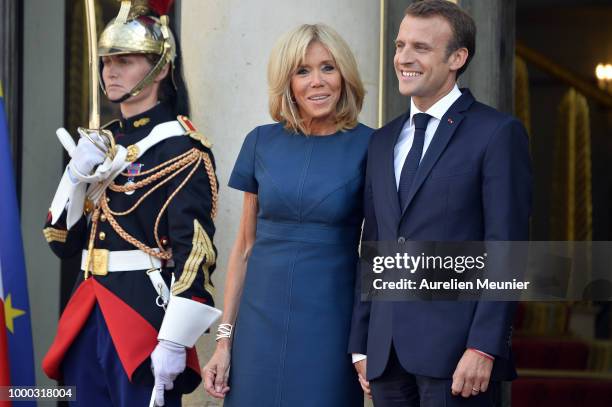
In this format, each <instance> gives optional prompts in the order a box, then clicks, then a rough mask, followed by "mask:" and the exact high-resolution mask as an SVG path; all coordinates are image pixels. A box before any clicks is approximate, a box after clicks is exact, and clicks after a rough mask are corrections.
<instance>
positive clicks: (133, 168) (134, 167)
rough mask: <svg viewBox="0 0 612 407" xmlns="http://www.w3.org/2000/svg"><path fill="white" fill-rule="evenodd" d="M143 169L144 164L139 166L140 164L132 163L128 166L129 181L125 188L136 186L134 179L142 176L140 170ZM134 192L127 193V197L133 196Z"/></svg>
mask: <svg viewBox="0 0 612 407" xmlns="http://www.w3.org/2000/svg"><path fill="white" fill-rule="evenodd" d="M142 167H143V164H139V163H132V164H130V165H128V167H127V169H126V171H127V175H128V180H127V182H126V183H125V185H124V186H126V187H129V186H130V185H134V177H137V176H139V175H140V170H141V168H142ZM134 192H136V191H134V190H132V191H125V194H126V195H132V194H133V193H134Z"/></svg>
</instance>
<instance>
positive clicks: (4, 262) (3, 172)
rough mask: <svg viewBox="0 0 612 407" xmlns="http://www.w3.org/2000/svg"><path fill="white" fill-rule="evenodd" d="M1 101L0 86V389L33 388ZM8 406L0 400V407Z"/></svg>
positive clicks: (27, 310)
mask: <svg viewBox="0 0 612 407" xmlns="http://www.w3.org/2000/svg"><path fill="white" fill-rule="evenodd" d="M3 99H4V98H3V92H2V85H1V84H0V300H1V301H0V302H1V304H0V324H1V325H0V386H34V385H35V376H34V356H33V354H34V352H33V347H32V327H31V325H30V304H29V300H28V282H27V278H26V268H25V258H24V254H23V244H22V239H21V227H20V222H19V208H18V205H17V192H16V189H15V177H14V175H13V164H12V162H13V160H12V158H11V148H10V144H9V133H8V125H7V121H6V116H5V113H4V100H3ZM18 404H19V406H23V407H26V406H35V405H36V403H35V402H28V401H24V402H19V403H18ZM10 405H11V403H10V402H8V401H0V407H5V406H10Z"/></svg>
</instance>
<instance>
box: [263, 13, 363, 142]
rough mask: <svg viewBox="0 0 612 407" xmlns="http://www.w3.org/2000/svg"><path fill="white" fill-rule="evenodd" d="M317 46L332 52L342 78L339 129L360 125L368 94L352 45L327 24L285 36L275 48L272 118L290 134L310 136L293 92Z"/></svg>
mask: <svg viewBox="0 0 612 407" xmlns="http://www.w3.org/2000/svg"><path fill="white" fill-rule="evenodd" d="M313 42H319V43H321V44H322V45H323V46H324V47H325V48H326V49H327V50H328V51H329V53H330V54H331V56H332V58H333V59H334V62H335V63H336V69H338V71H339V72H340V76H341V77H342V90H341V92H340V99H339V100H338V104H337V105H336V117H335V120H336V129H337V130H347V129H351V128H353V127H355V126H356V125H357V117H358V116H359V112H361V107H362V105H363V97H364V95H365V90H364V88H363V83H362V82H361V78H360V76H359V70H358V69H357V62H356V61H355V57H354V56H353V53H352V52H351V50H350V48H349V46H348V44H347V43H346V42H345V41H344V40H343V39H342V37H340V35H339V34H338V33H337V32H336V31H335V30H333V29H332V28H331V27H329V26H327V25H325V24H304V25H301V26H299V27H297V28H295V29H293V30H291V31H290V32H288V33H286V34H285V35H283V36H282V37H281V38H280V39H279V40H278V42H277V43H276V45H275V46H274V49H273V50H272V54H271V55H270V62H269V63H268V93H269V95H268V96H269V101H268V104H269V109H270V116H272V119H274V120H275V121H277V122H281V123H284V124H285V127H286V128H287V129H289V130H293V131H295V132H300V131H301V132H302V133H306V130H305V128H304V126H303V123H302V119H301V118H300V114H299V111H298V108H297V106H296V103H295V99H294V98H293V95H292V92H291V77H292V76H293V74H294V73H295V72H296V70H297V69H298V68H299V66H300V65H301V64H302V63H303V62H304V59H305V58H306V51H307V49H308V46H309V45H310V44H312V43H313Z"/></svg>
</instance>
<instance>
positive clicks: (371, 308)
mask: <svg viewBox="0 0 612 407" xmlns="http://www.w3.org/2000/svg"><path fill="white" fill-rule="evenodd" d="M475 33H476V27H475V24H474V21H473V20H472V18H471V17H470V16H469V15H468V14H467V13H465V12H464V11H463V10H461V9H460V8H459V7H458V6H457V5H455V4H453V3H452V2H449V1H445V0H425V1H422V2H416V3H413V4H412V5H411V6H409V7H408V8H407V9H406V15H405V17H404V19H403V21H402V23H401V25H400V28H399V32H398V35H397V39H396V53H395V57H394V65H395V70H396V74H397V77H398V80H399V90H400V93H401V94H402V95H405V96H409V97H410V110H409V111H408V112H406V113H405V114H403V115H401V116H400V117H398V118H396V119H395V120H393V121H391V122H390V123H388V124H387V125H386V126H384V127H382V128H381V129H379V130H378V131H376V132H375V133H374V135H373V137H372V141H371V143H370V148H369V152H368V164H367V173H366V182H365V200H364V209H365V225H364V232H363V241H364V242H365V241H380V242H385V241H386V242H389V241H396V242H397V243H399V244H403V243H405V242H406V241H498V240H499V241H510V240H527V239H528V225H529V214H530V206H531V169H530V160H529V148H528V140H527V134H526V132H525V129H524V127H523V126H522V125H521V124H520V123H519V122H518V120H517V119H515V118H514V117H511V116H509V115H506V114H503V113H500V112H498V111H496V110H495V109H493V108H491V107H489V106H486V105H484V104H482V103H479V102H477V101H476V100H475V99H474V97H473V96H472V94H471V93H470V91H469V90H467V89H462V90H459V88H458V87H457V85H456V81H457V77H458V76H459V75H460V74H461V73H462V72H463V71H464V70H465V69H466V67H467V65H468V63H469V61H470V59H471V57H472V56H473V55H474V51H475ZM357 280H358V284H357V287H356V300H355V306H354V313H353V321H352V326H351V334H350V340H349V352H351V353H353V360H354V362H355V368H356V370H357V372H358V374H359V376H360V381H361V383H362V387H364V390H365V391H366V393H369V392H370V383H371V393H372V396H373V398H374V403H375V405H376V407H380V406H382V407H387V406H454V405H461V406H492V405H494V403H495V399H496V398H497V392H499V382H500V381H502V380H511V379H513V378H515V377H516V372H515V369H514V365H513V362H512V356H511V351H510V340H511V324H512V318H513V315H514V309H515V304H514V303H510V302H493V301H491V302H485V301H454V302H453V301H429V302H425V301H421V302H418V301H403V302H389V301H371V302H366V301H362V300H361V296H360V294H361V287H360V285H361V284H360V282H359V280H360V279H359V278H358V279H357ZM366 355H367V357H366ZM366 365H367V369H366Z"/></svg>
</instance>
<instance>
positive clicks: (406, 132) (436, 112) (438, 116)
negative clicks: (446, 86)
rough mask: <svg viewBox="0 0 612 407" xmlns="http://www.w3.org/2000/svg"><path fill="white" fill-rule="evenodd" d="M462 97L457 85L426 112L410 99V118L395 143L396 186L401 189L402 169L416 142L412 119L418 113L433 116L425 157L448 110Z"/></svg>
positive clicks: (429, 127) (428, 130)
mask: <svg viewBox="0 0 612 407" xmlns="http://www.w3.org/2000/svg"><path fill="white" fill-rule="evenodd" d="M460 96H461V91H460V90H459V88H458V87H457V84H455V86H454V87H453V89H452V90H451V91H450V92H448V93H447V94H446V96H444V97H443V98H442V99H440V100H438V101H437V102H436V103H434V104H433V106H431V107H430V108H429V109H427V111H426V112H421V111H420V110H419V109H418V108H417V107H416V106H415V104H414V102H413V100H412V98H410V117H409V118H408V120H406V123H405V124H404V127H403V128H402V131H401V133H400V135H399V137H398V139H397V142H396V143H395V148H394V149H393V166H394V168H395V186H396V187H397V188H398V189H399V182H400V176H401V174H402V168H403V167H404V161H406V157H408V152H409V151H410V147H412V141H413V140H414V122H413V120H412V118H413V117H414V115H415V114H417V113H427V114H428V115H430V116H431V118H430V119H429V123H427V129H426V130H425V143H424V144H423V155H421V159H423V157H424V156H425V152H426V151H427V148H428V147H429V144H430V143H431V140H432V139H433V137H434V134H435V133H436V130H437V129H438V125H439V124H440V120H442V116H444V115H445V114H446V112H447V110H448V109H449V108H450V107H451V106H452V104H453V103H455V101H456V100H457V99H459V97H460Z"/></svg>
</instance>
